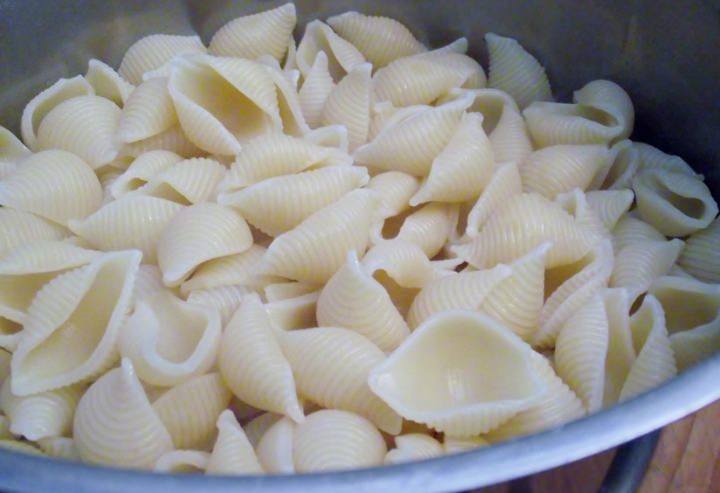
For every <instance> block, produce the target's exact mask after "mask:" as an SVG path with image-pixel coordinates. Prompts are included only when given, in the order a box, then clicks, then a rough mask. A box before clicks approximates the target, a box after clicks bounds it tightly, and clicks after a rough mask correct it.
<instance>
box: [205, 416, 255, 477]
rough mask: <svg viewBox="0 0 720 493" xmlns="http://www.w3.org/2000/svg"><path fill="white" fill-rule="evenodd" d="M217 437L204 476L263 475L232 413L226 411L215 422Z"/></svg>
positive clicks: (251, 448)
mask: <svg viewBox="0 0 720 493" xmlns="http://www.w3.org/2000/svg"><path fill="white" fill-rule="evenodd" d="M217 428H218V437H217V440H216V441H215V446H214V447H213V450H212V454H210V460H209V461H208V464H207V468H206V469H205V472H206V474H223V475H231V474H263V473H264V470H263V468H262V466H261V465H260V461H258V458H257V456H256V455H255V451H254V450H253V447H252V445H251V444H250V442H248V439H247V437H246V436H245V432H244V431H243V429H242V427H241V426H240V424H238V422H237V420H236V419H235V416H233V413H232V411H230V410H226V411H223V412H222V414H220V417H219V418H218V420H217Z"/></svg>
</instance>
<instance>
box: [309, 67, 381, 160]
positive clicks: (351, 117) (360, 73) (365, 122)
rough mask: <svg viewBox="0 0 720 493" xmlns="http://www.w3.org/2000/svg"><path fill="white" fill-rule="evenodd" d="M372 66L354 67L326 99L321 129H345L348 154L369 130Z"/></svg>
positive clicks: (359, 144) (363, 142) (365, 138)
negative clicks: (323, 126) (326, 126)
mask: <svg viewBox="0 0 720 493" xmlns="http://www.w3.org/2000/svg"><path fill="white" fill-rule="evenodd" d="M371 72H372V65H370V64H369V63H362V64H359V65H355V66H354V67H353V68H352V69H351V70H350V71H349V72H348V73H347V75H346V76H345V77H343V78H342V80H340V82H339V83H338V84H337V86H336V87H335V88H333V90H332V92H330V94H329V95H328V96H327V99H326V100H325V105H324V106H323V109H322V113H321V117H320V121H321V122H322V124H323V125H334V124H339V125H345V127H346V128H347V130H348V138H349V144H350V151H354V150H355V149H357V148H358V147H359V146H361V145H362V144H365V143H366V142H367V138H368V131H369V128H370V104H371V103H372V87H371V77H370V76H371Z"/></svg>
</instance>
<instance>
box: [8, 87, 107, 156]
mask: <svg viewBox="0 0 720 493" xmlns="http://www.w3.org/2000/svg"><path fill="white" fill-rule="evenodd" d="M92 94H95V90H94V89H93V87H92V86H91V85H90V83H89V82H88V81H87V80H85V78H84V77H83V76H82V75H78V76H75V77H73V78H71V79H59V80H58V81H57V82H55V83H54V84H53V85H51V86H50V87H48V88H47V89H45V90H44V91H42V92H41V93H40V94H38V95H37V96H35V97H34V98H32V99H31V100H30V102H29V103H28V104H27V105H26V106H25V109H24V110H23V114H22V118H21V121H20V134H21V135H22V139H23V142H25V145H26V146H28V147H29V148H30V149H32V150H36V142H37V131H38V128H39V127H40V123H41V122H42V120H43V118H45V116H46V115H47V114H48V113H50V111H52V110H53V109H54V108H55V107H56V106H58V105H59V104H60V103H62V102H63V101H67V100H68V99H71V98H75V97H78V96H89V95H92Z"/></svg>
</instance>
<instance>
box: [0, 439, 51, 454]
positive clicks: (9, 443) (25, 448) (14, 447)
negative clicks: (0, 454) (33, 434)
mask: <svg viewBox="0 0 720 493" xmlns="http://www.w3.org/2000/svg"><path fill="white" fill-rule="evenodd" d="M0 448H1V449H3V450H10V451H13V452H19V453H21V454H28V455H45V454H44V453H43V452H42V450H40V449H39V448H37V447H36V446H35V445H33V444H31V443H28V442H20V441H17V440H10V439H3V440H0Z"/></svg>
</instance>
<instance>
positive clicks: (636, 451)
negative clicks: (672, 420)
mask: <svg viewBox="0 0 720 493" xmlns="http://www.w3.org/2000/svg"><path fill="white" fill-rule="evenodd" d="M659 440H660V431H655V432H653V433H650V434H648V435H645V436H642V437H640V438H636V439H635V440H633V441H632V442H629V443H626V444H625V445H623V446H622V447H619V448H618V449H617V451H616V453H615V457H614V458H613V461H612V463H611V464H610V469H609V470H608V472H607V475H606V476H605V480H604V481H603V484H602V486H601V487H600V489H599V490H598V493H635V492H636V491H637V490H638V488H639V487H640V484H641V483H642V480H643V478H644V477H645V473H646V472H647V468H648V466H649V465H650V461H651V460H652V458H653V454H654V453H655V448H656V447H657V444H658V441H659Z"/></svg>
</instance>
